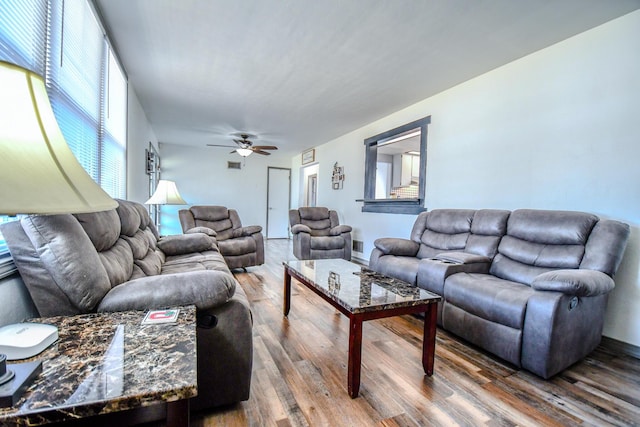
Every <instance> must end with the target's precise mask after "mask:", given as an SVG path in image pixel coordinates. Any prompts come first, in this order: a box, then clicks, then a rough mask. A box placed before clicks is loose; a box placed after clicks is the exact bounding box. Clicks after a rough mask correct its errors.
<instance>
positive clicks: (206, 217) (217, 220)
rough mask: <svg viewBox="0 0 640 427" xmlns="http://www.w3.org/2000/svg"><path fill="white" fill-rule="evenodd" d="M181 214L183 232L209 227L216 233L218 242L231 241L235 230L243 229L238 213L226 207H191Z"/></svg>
mask: <svg viewBox="0 0 640 427" xmlns="http://www.w3.org/2000/svg"><path fill="white" fill-rule="evenodd" d="M179 214H180V222H181V224H182V231H183V232H186V231H187V230H188V229H190V228H194V227H207V228H210V229H212V230H215V231H216V233H217V235H216V239H217V240H218V241H222V240H227V239H231V238H232V237H233V230H234V228H238V227H241V224H240V217H239V216H238V213H237V212H236V211H235V210H233V209H227V208H226V207H224V206H208V205H205V206H191V207H190V208H189V209H188V210H181V211H180V213H179ZM189 217H192V218H193V219H192V220H191V218H189Z"/></svg>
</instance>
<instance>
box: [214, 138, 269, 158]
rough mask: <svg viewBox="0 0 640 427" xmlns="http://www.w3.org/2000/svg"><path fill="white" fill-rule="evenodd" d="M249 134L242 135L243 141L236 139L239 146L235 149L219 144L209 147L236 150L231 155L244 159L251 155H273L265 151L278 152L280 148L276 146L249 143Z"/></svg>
mask: <svg viewBox="0 0 640 427" xmlns="http://www.w3.org/2000/svg"><path fill="white" fill-rule="evenodd" d="M249 136H250V135H249V134H247V133H242V134H240V138H242V139H234V140H233V142H235V143H236V144H237V145H238V146H237V147H234V146H233V145H219V144H207V145H208V146H209V147H229V148H234V150H233V151H231V153H238V154H240V155H241V156H242V157H247V156H249V155H251V153H256V154H262V155H263V156H270V155H271V153H269V152H267V151H264V150H277V149H278V147H276V146H274V145H253V142H251V141H249Z"/></svg>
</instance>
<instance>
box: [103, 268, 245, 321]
mask: <svg viewBox="0 0 640 427" xmlns="http://www.w3.org/2000/svg"><path fill="white" fill-rule="evenodd" d="M235 290H236V281H235V279H234V278H233V276H231V275H230V274H229V273H226V272H222V271H214V270H200V271H189V272H184V273H173V274H164V275H159V276H147V277H141V278H138V279H134V280H130V281H128V282H125V283H123V284H121V285H118V286H116V287H115V288H113V289H111V291H109V292H108V293H107V295H105V297H104V298H103V299H102V301H101V302H100V304H99V305H98V311H99V312H104V311H126V310H149V309H154V308H162V307H171V306H180V305H191V304H195V306H196V307H197V308H198V309H200V310H204V309H209V308H212V307H217V306H219V305H222V304H224V303H226V302H227V301H228V300H229V299H230V298H231V297H232V296H233V294H234V293H235Z"/></svg>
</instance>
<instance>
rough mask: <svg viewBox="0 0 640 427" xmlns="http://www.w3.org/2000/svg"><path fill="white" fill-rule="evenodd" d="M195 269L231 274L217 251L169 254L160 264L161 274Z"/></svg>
mask: <svg viewBox="0 0 640 427" xmlns="http://www.w3.org/2000/svg"><path fill="white" fill-rule="evenodd" d="M196 270H216V271H223V272H226V273H228V274H231V271H230V270H229V267H228V266H227V263H226V262H225V260H224V258H223V257H222V255H221V254H220V252H218V251H206V252H195V253H192V254H184V255H176V256H169V257H167V259H166V261H165V263H164V264H163V265H162V274H172V273H180V272H183V271H196Z"/></svg>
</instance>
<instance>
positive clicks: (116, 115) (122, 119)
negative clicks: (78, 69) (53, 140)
mask: <svg viewBox="0 0 640 427" xmlns="http://www.w3.org/2000/svg"><path fill="white" fill-rule="evenodd" d="M107 56H108V61H107V63H106V65H107V69H106V75H107V78H106V82H107V87H106V91H105V94H106V96H105V97H104V103H103V112H102V115H103V118H104V120H102V124H103V126H102V132H101V135H102V138H101V141H102V146H101V149H102V153H101V154H102V156H101V158H102V159H103V161H102V164H101V174H100V185H101V186H102V188H103V189H104V190H105V191H106V192H107V193H109V194H111V195H112V196H114V195H115V196H114V197H124V194H125V193H126V182H125V180H124V179H123V178H124V175H123V174H122V173H121V171H123V170H126V165H125V164H124V159H125V158H126V149H127V146H126V140H127V115H126V112H127V80H126V78H125V76H124V73H123V72H122V70H121V69H120V66H119V65H118V61H117V59H116V57H115V56H114V55H113V52H112V51H111V49H110V48H109V47H108V51H107Z"/></svg>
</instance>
